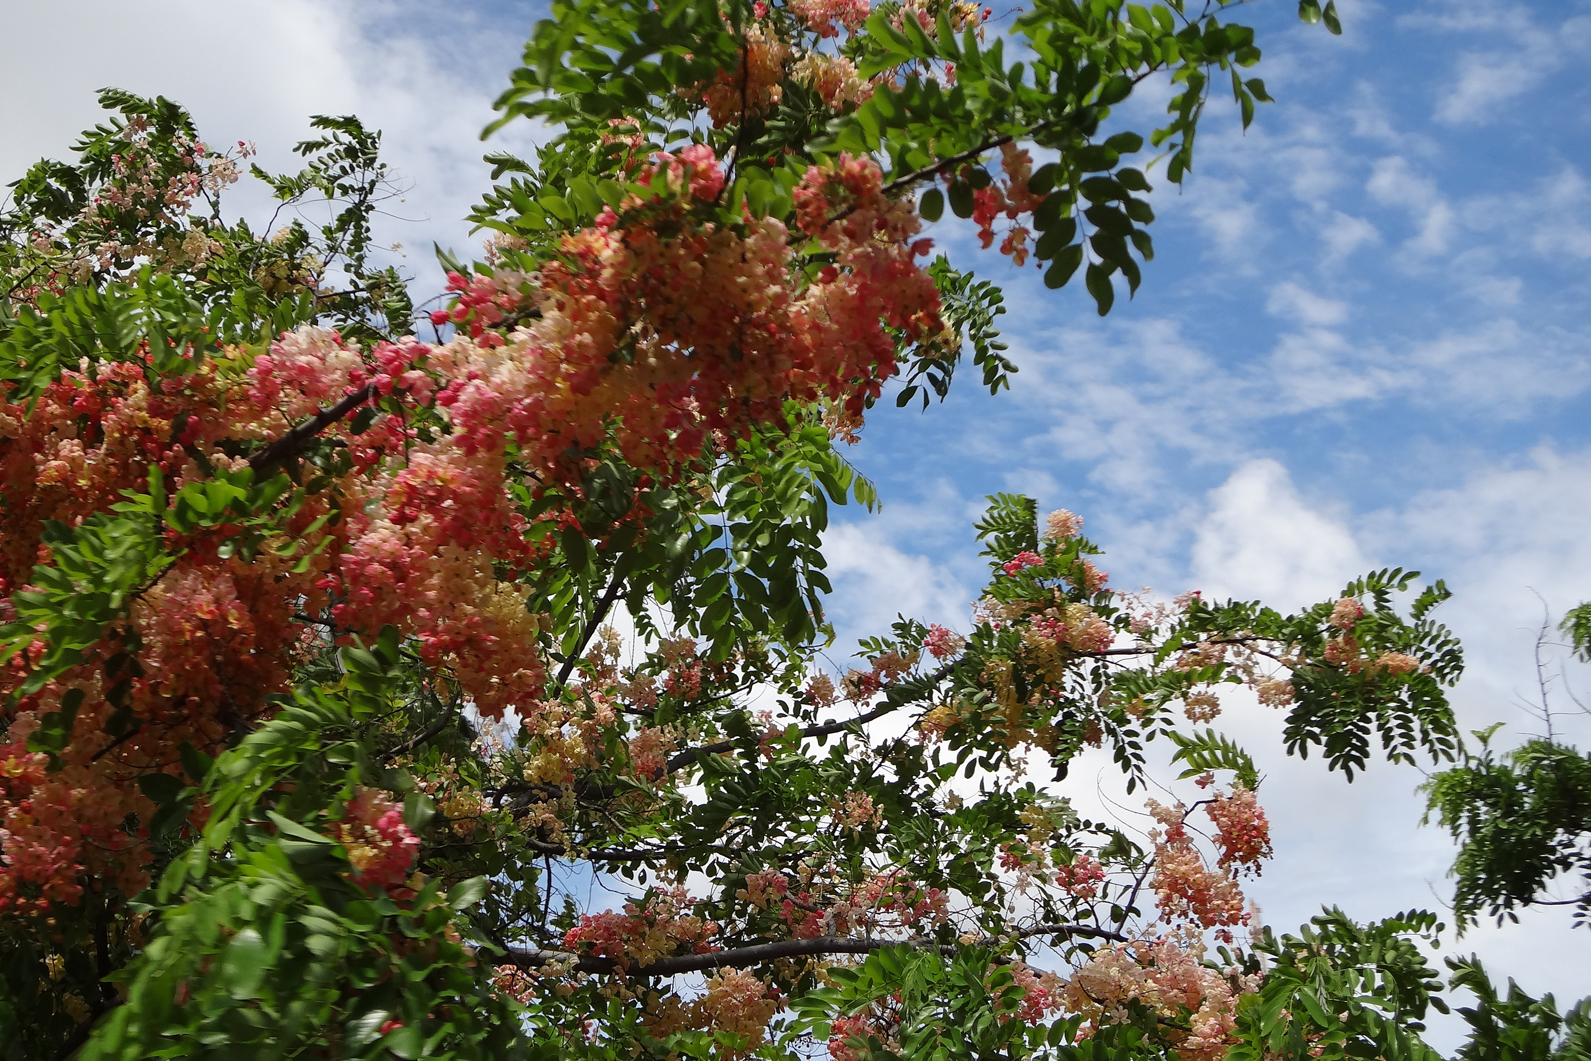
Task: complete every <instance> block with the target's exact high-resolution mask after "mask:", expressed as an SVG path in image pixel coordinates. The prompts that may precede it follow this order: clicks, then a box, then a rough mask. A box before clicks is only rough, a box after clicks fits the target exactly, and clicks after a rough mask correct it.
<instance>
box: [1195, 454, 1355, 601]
mask: <svg viewBox="0 0 1591 1061" xmlns="http://www.w3.org/2000/svg"><path fill="white" fill-rule="evenodd" d="M1192 560H1193V575H1194V581H1195V583H1196V584H1197V585H1199V586H1200V587H1201V588H1204V589H1205V590H1206V596H1207V597H1210V598H1217V597H1241V598H1243V599H1255V598H1258V599H1261V600H1264V601H1266V602H1267V603H1270V604H1273V605H1276V606H1278V607H1281V606H1290V605H1296V604H1302V603H1306V602H1310V601H1314V600H1318V599H1322V598H1324V597H1327V596H1330V595H1331V594H1333V593H1335V592H1337V591H1338V590H1340V589H1341V588H1342V586H1343V585H1344V584H1345V583H1346V582H1347V581H1348V580H1349V579H1351V578H1353V577H1354V576H1356V575H1358V574H1362V573H1363V572H1364V570H1365V568H1366V567H1367V566H1368V565H1367V564H1366V561H1365V558H1364V554H1363V553H1361V552H1360V551H1359V547H1358V545H1357V544H1356V543H1355V542H1354V538H1353V534H1352V533H1351V532H1350V531H1349V530H1348V527H1347V525H1346V524H1345V523H1343V522H1342V521H1341V520H1339V519H1333V518H1332V517H1330V516H1327V515H1323V514H1322V513H1320V512H1318V511H1316V510H1315V509H1313V508H1311V507H1310V506H1309V505H1308V504H1306V503H1305V502H1304V500H1303V499H1302V498H1301V497H1300V496H1299V494H1298V491H1297V489H1296V488H1295V487H1294V486H1293V482H1292V478H1291V477H1290V476H1289V475H1288V473H1287V469H1286V468H1284V467H1283V466H1282V465H1281V464H1280V463H1279V462H1277V461H1274V460H1270V459H1264V460H1255V461H1250V462H1248V463H1247V464H1245V465H1243V466H1242V467H1241V468H1239V469H1237V471H1235V472H1233V473H1232V476H1231V478H1229V479H1228V480H1227V481H1226V482H1225V483H1224V484H1223V485H1222V486H1220V487H1219V488H1217V489H1216V490H1214V491H1212V492H1211V494H1210V514H1209V516H1208V517H1207V518H1206V519H1205V520H1204V521H1203V523H1202V524H1201V525H1200V526H1199V529H1198V532H1197V537H1196V538H1195V539H1194V543H1193V554H1192Z"/></svg>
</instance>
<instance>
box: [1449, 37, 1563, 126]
mask: <svg viewBox="0 0 1591 1061" xmlns="http://www.w3.org/2000/svg"><path fill="white" fill-rule="evenodd" d="M1549 54H1550V53H1549ZM1544 58H1545V57H1544V56H1543V55H1542V53H1540V52H1536V51H1533V52H1531V53H1530V55H1529V56H1528V58H1527V57H1525V56H1520V55H1516V54H1513V53H1504V54H1476V53H1474V52H1470V53H1468V54H1466V55H1462V56H1460V57H1459V60H1458V70H1457V77H1456V80H1455V83H1454V84H1453V85H1451V86H1449V87H1448V88H1447V90H1446V91H1445V92H1444V93H1443V95H1442V98H1441V100H1440V101H1439V102H1438V103H1437V105H1436V118H1437V120H1438V121H1441V122H1447V123H1449V124H1459V123H1469V122H1474V123H1479V122H1487V121H1490V120H1492V118H1493V117H1495V116H1496V114H1497V112H1498V111H1499V110H1500V109H1501V108H1502V106H1503V104H1505V103H1506V102H1507V101H1508V100H1510V99H1512V98H1513V97H1515V96H1520V95H1523V94H1524V93H1526V92H1529V91H1530V90H1531V89H1533V88H1535V87H1536V86H1537V85H1538V84H1540V83H1541V81H1542V79H1543V78H1544V77H1545V76H1546V74H1547V72H1548V70H1549V69H1550V68H1551V67H1552V66H1555V65H1556V63H1553V62H1551V61H1550V60H1549V61H1546V62H1544V61H1543V60H1544Z"/></svg>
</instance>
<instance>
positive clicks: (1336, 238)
mask: <svg viewBox="0 0 1591 1061" xmlns="http://www.w3.org/2000/svg"><path fill="white" fill-rule="evenodd" d="M1320 239H1321V242H1322V243H1324V244H1325V245H1326V262H1327V263H1336V262H1340V261H1342V260H1343V259H1344V258H1346V257H1348V255H1350V254H1352V253H1353V252H1354V251H1355V250H1357V249H1358V248H1359V247H1360V246H1362V245H1364V244H1366V243H1376V242H1379V241H1380V239H1381V233H1380V232H1378V231H1377V230H1376V227H1375V226H1374V225H1372V224H1371V223H1370V222H1368V221H1366V220H1365V219H1364V218H1362V217H1354V216H1353V215H1351V214H1345V213H1343V212H1342V211H1341V210H1333V211H1332V212H1331V219H1330V221H1328V222H1327V223H1326V224H1325V225H1324V226H1322V227H1321V229H1320Z"/></svg>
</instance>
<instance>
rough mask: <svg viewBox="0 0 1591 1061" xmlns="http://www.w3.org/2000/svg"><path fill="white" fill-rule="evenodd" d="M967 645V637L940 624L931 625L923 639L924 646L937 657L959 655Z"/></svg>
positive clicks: (930, 653) (947, 657) (945, 657)
mask: <svg viewBox="0 0 1591 1061" xmlns="http://www.w3.org/2000/svg"><path fill="white" fill-rule="evenodd" d="M966 645H967V639H966V638H964V637H962V636H961V635H960V634H958V633H955V632H954V631H951V630H948V629H946V628H945V627H943V626H939V625H938V624H935V625H933V626H930V627H929V628H928V636H927V637H926V638H924V639H923V647H924V648H926V649H927V650H928V654H929V655H931V656H933V657H934V658H935V659H949V658H950V657H951V656H955V655H958V654H960V652H961V650H962V649H963V648H965V647H966Z"/></svg>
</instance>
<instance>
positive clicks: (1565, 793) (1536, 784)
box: [1424, 740, 1591, 924]
mask: <svg viewBox="0 0 1591 1061" xmlns="http://www.w3.org/2000/svg"><path fill="white" fill-rule="evenodd" d="M1424 788H1425V792H1426V795H1427V798H1428V800H1429V808H1430V812H1431V813H1434V814H1435V815H1436V817H1437V820H1438V822H1439V823H1440V824H1442V825H1443V826H1445V827H1447V829H1448V830H1449V831H1450V832H1451V833H1452V834H1453V837H1454V839H1456V840H1458V841H1459V844H1460V847H1459V853H1458V857H1457V859H1456V860H1455V861H1454V864H1453V875H1454V876H1455V877H1456V878H1457V880H1458V884H1457V887H1456V889H1455V891H1454V896H1453V906H1454V912H1455V913H1456V914H1457V916H1458V917H1459V919H1460V923H1461V924H1463V923H1465V922H1473V921H1474V919H1475V917H1476V915H1477V914H1478V913H1479V912H1480V911H1481V910H1482V909H1484V910H1485V911H1486V912H1487V913H1488V914H1491V915H1493V916H1495V917H1497V919H1498V920H1499V921H1501V920H1502V919H1503V918H1504V917H1509V918H1512V919H1515V920H1517V917H1518V915H1517V913H1516V912H1515V911H1517V910H1518V909H1519V908H1521V907H1525V906H1530V905H1533V904H1537V903H1542V902H1553V901H1555V900H1551V899H1549V898H1548V897H1547V888H1548V886H1549V885H1551V884H1553V883H1554V882H1556V881H1558V880H1560V879H1564V878H1569V879H1571V880H1573V883H1572V884H1571V888H1572V889H1573V892H1574V894H1573V896H1572V897H1571V898H1570V899H1567V900H1557V901H1561V902H1568V903H1572V904H1573V905H1574V906H1575V912H1576V917H1577V919H1578V920H1582V921H1583V920H1584V919H1585V918H1586V917H1588V916H1591V849H1588V846H1587V843H1588V839H1591V759H1588V758H1587V757H1586V756H1583V755H1581V754H1580V753H1579V752H1578V751H1576V750H1575V749H1573V748H1570V747H1567V746H1565V745H1562V744H1557V743H1554V742H1552V741H1548V740H1532V741H1528V742H1526V743H1525V744H1524V745H1522V746H1521V747H1519V748H1517V749H1515V750H1513V751H1511V752H1507V753H1503V754H1498V753H1496V752H1494V751H1493V750H1492V749H1491V747H1490V746H1489V744H1486V743H1484V742H1483V745H1482V750H1481V753H1480V754H1479V755H1466V757H1465V758H1464V760H1463V761H1462V762H1461V763H1459V765H1457V766H1455V767H1453V768H1452V769H1449V770H1444V771H1442V772H1441V773H1438V774H1436V775H1435V776H1434V777H1432V778H1431V780H1430V781H1428V782H1427V783H1426V785H1425V786H1424ZM1574 878H1578V879H1577V880H1574Z"/></svg>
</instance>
